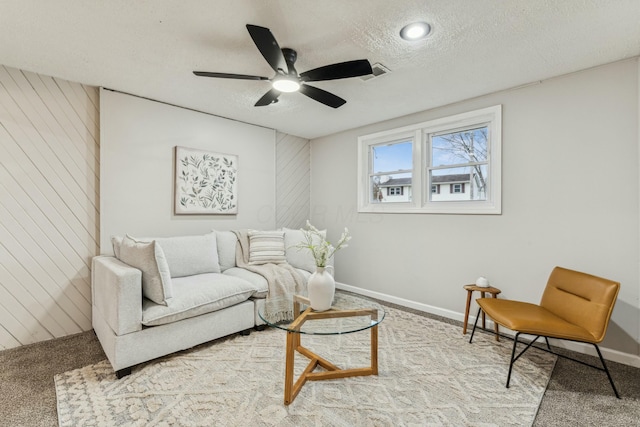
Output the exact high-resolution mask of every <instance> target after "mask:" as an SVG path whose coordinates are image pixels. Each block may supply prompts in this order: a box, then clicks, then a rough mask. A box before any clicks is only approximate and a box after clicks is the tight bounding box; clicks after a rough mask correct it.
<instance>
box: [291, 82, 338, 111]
mask: <svg viewBox="0 0 640 427" xmlns="http://www.w3.org/2000/svg"><path fill="white" fill-rule="evenodd" d="M300 93H302V94H303V95H307V96H308V97H309V98H311V99H314V100H316V101H318V102H321V103H323V104H324V105H328V106H329V107H333V108H338V107H340V106H341V105H344V104H345V103H346V102H347V101H345V100H344V99H342V98H340V97H339V96H336V95H334V94H332V93H330V92H327V91H326V90H322V89H318V88H317V87H313V86H309V85H302V86H300Z"/></svg>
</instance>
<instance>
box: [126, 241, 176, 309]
mask: <svg viewBox="0 0 640 427" xmlns="http://www.w3.org/2000/svg"><path fill="white" fill-rule="evenodd" d="M118 253H119V255H120V261H122V262H124V263H126V264H129V265H130V266H132V267H135V268H137V269H139V270H140V271H142V294H143V295H144V296H145V297H147V298H148V299H150V300H151V301H153V302H155V303H156V304H166V301H167V300H168V299H169V298H171V297H172V295H173V289H172V282H171V275H170V273H169V266H168V264H167V261H166V259H165V255H164V252H163V251H162V248H161V247H160V245H158V243H157V242H156V241H155V240H152V241H150V242H143V241H139V240H136V239H134V238H132V237H131V236H129V235H126V236H125V237H124V238H123V239H122V243H121V245H120V249H119V251H118Z"/></svg>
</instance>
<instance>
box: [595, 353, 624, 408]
mask: <svg viewBox="0 0 640 427" xmlns="http://www.w3.org/2000/svg"><path fill="white" fill-rule="evenodd" d="M593 346H594V347H595V348H596V351H597V352H598V357H600V362H601V363H602V367H603V368H604V371H605V372H606V373H607V377H609V382H610V383H611V387H612V388H613V392H614V393H615V394H616V397H617V398H618V399H620V394H618V390H617V389H616V386H615V384H614V383H613V378H611V374H610V373H609V369H608V368H607V364H606V363H604V358H603V357H602V353H600V348H599V347H598V345H597V344H593Z"/></svg>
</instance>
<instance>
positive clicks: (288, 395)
mask: <svg viewBox="0 0 640 427" xmlns="http://www.w3.org/2000/svg"><path fill="white" fill-rule="evenodd" d="M296 335H297V334H296V333H294V332H287V353H286V363H285V368H284V404H285V405H288V404H290V403H291V401H292V400H293V398H292V397H293V396H292V394H293V363H294V356H295V346H296V339H295V338H296V337H295V336H296Z"/></svg>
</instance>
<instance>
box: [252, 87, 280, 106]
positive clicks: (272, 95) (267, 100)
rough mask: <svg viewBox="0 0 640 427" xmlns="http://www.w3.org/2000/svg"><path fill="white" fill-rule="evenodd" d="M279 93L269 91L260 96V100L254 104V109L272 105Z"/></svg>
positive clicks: (272, 90)
mask: <svg viewBox="0 0 640 427" xmlns="http://www.w3.org/2000/svg"><path fill="white" fill-rule="evenodd" d="M281 93H282V92H280V91H279V90H275V89H271V90H270V91H269V92H267V93H265V94H264V95H262V98H260V99H258V102H256V103H255V105H254V107H264V106H265V105H269V104H272V103H273V102H274V101H276V100H277V99H278V97H279V96H280V94H281Z"/></svg>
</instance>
